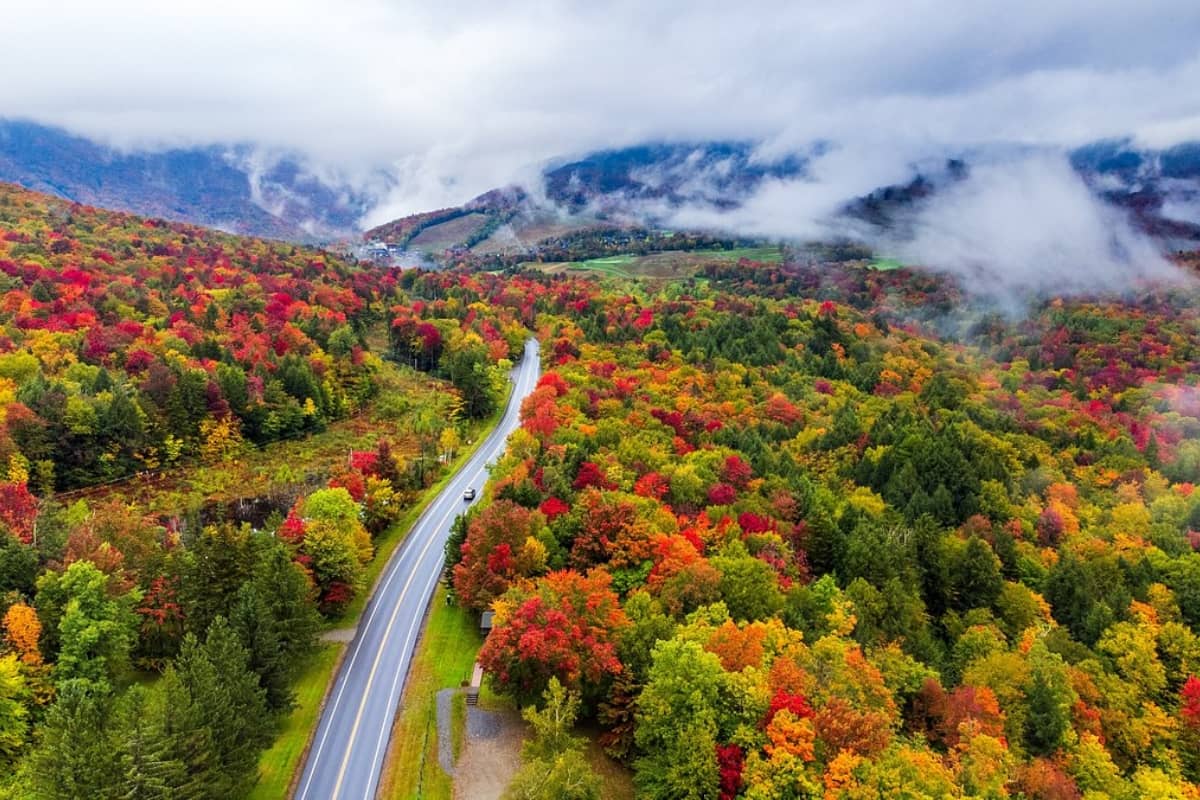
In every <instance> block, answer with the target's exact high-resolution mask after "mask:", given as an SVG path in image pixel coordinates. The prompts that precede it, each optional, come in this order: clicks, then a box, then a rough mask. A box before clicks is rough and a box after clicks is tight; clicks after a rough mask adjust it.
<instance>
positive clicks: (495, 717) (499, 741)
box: [437, 690, 525, 800]
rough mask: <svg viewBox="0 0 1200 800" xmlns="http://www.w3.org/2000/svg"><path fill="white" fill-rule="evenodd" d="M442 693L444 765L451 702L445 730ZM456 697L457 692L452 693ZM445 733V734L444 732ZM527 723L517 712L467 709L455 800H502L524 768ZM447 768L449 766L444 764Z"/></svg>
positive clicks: (440, 735) (440, 724)
mask: <svg viewBox="0 0 1200 800" xmlns="http://www.w3.org/2000/svg"><path fill="white" fill-rule="evenodd" d="M443 694H447V692H439V693H438V698H437V701H438V743H439V745H438V760H439V761H442V744H441V743H442V742H445V743H446V750H449V749H450V747H449V742H450V698H449V697H447V698H446V699H445V701H444V702H445V707H446V711H445V724H444V726H443V714H442V704H443V699H442V695H443ZM450 694H453V690H450ZM443 730H444V731H445V733H444V734H443V733H442V731H443ZM524 738H525V723H524V722H523V721H522V720H521V715H520V714H518V713H517V712H515V711H485V710H484V709H481V708H479V707H478V706H468V707H467V730H466V736H465V737H464V741H463V748H462V755H461V756H460V757H459V759H458V763H457V764H455V765H454V770H453V772H452V773H451V774H452V775H453V776H454V797H455V800H499V798H500V795H502V794H504V790H505V789H506V788H507V787H508V784H509V781H511V780H512V776H513V775H515V774H516V772H517V769H518V768H520V766H521V742H522V740H524ZM442 764H443V767H444V766H445V762H444V761H442Z"/></svg>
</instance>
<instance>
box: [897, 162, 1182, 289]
mask: <svg viewBox="0 0 1200 800" xmlns="http://www.w3.org/2000/svg"><path fill="white" fill-rule="evenodd" d="M913 231H914V236H913V237H912V238H911V239H910V240H907V241H901V242H894V243H891V244H892V246H893V247H894V250H895V252H896V253H897V254H898V255H899V256H900V257H901V258H903V259H904V260H905V261H907V262H909V263H914V264H921V265H924V266H928V267H930V268H932V269H935V270H940V271H943V272H950V273H953V274H955V275H958V276H960V277H961V278H962V279H963V281H962V283H963V285H964V286H966V287H967V288H968V289H970V290H972V291H974V292H975V293H977V294H978V293H985V294H994V295H997V296H998V299H1001V300H1006V299H1008V298H1011V297H1015V296H1017V295H1019V294H1020V293H1023V292H1026V291H1034V292H1051V293H1056V294H1066V293H1076V292H1090V291H1121V290H1127V289H1130V288H1132V287H1134V286H1136V285H1137V284H1138V283H1139V282H1142V281H1147V280H1150V281H1162V280H1179V279H1182V277H1183V275H1182V273H1181V272H1180V271H1179V270H1178V269H1177V268H1175V267H1174V266H1173V265H1171V264H1170V263H1169V262H1168V261H1167V260H1166V259H1165V258H1163V256H1162V255H1161V254H1160V252H1159V250H1158V248H1157V246H1156V245H1155V244H1154V243H1153V242H1151V241H1150V240H1149V239H1148V238H1147V237H1145V236H1143V235H1142V234H1140V233H1139V232H1137V231H1135V230H1134V228H1133V227H1132V225H1131V224H1130V223H1129V221H1128V219H1127V217H1126V216H1125V215H1124V213H1123V212H1121V211H1120V210H1118V209H1115V208H1112V207H1110V206H1107V205H1105V204H1104V203H1102V202H1101V201H1100V200H1098V199H1097V198H1096V197H1095V196H1094V195H1093V194H1092V193H1091V192H1090V191H1089V189H1088V187H1087V186H1086V185H1085V184H1084V182H1083V180H1082V179H1081V178H1080V177H1079V176H1078V174H1076V173H1075V172H1074V171H1073V170H1072V169H1071V167H1070V165H1069V164H1068V162H1067V160H1066V158H1065V157H1063V156H1062V155H1053V154H1044V153H1040V154H1033V155H1028V156H1024V157H1020V158H1018V159H1017V160H1012V161H1002V162H997V163H985V164H982V165H977V166H975V167H974V168H972V170H971V173H970V176H969V177H968V178H967V179H966V180H964V181H962V182H960V183H956V184H953V185H951V186H948V187H946V188H945V189H944V190H943V191H941V192H939V193H938V194H937V195H935V196H934V197H933V198H932V199H931V200H930V202H929V203H928V204H927V205H926V206H924V207H923V208H922V209H921V210H920V211H919V212H918V214H917V216H916V219H915V221H914V225H913ZM887 244H888V243H884V246H886V245H887Z"/></svg>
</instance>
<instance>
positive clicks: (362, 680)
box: [296, 339, 540, 800]
mask: <svg viewBox="0 0 1200 800" xmlns="http://www.w3.org/2000/svg"><path fill="white" fill-rule="evenodd" d="M539 374H540V365H539V357H538V343H537V341H536V340H534V339H530V340H529V341H527V342H526V343H525V355H524V357H523V358H522V359H521V363H520V364H519V365H517V367H516V368H515V369H514V370H513V373H512V381H513V391H512V395H511V398H510V400H509V403H508V406H507V408H505V410H504V416H503V418H501V420H500V424H499V425H497V426H496V429H495V430H494V431H492V433H491V434H490V435H489V436H488V438H487V440H486V441H485V442H484V443H483V445H482V446H481V447H480V448H479V450H478V451H477V452H476V453H475V455H473V456H472V457H471V459H470V460H469V461H468V462H467V463H466V464H465V465H464V466H463V467H462V468H461V469H460V470H459V471H458V472H457V473H455V475H454V476H453V477H452V478H451V479H450V482H449V483H448V484H447V485H446V488H445V489H443V490H442V492H441V494H439V495H438V497H437V499H436V500H434V501H433V503H431V504H430V506H429V508H428V509H426V510H425V513H424V514H422V515H421V517H420V518H419V519H418V520H417V522H416V524H414V525H413V529H412V531H411V532H410V533H409V535H408V538H407V539H406V540H405V541H404V544H403V545H401V547H400V549H399V550H398V551H397V552H396V553H394V554H393V555H392V558H391V561H390V562H389V563H388V565H387V568H386V569H385V570H384V574H383V577H382V579H381V582H380V583H379V584H378V589H377V591H376V593H375V596H374V597H373V598H372V599H371V602H370V603H369V604H368V605H367V608H366V610H365V611H364V612H363V616H362V618H361V620H360V622H359V627H358V632H357V633H356V634H355V637H354V641H353V642H352V643H351V644H350V652H349V654H348V655H347V656H346V659H345V660H344V661H343V662H342V667H341V670H340V671H339V672H338V676H337V680H336V682H335V684H334V688H333V694H332V695H330V698H329V702H328V704H327V705H326V707H325V709H324V711H323V712H322V714H321V721H320V723H319V724H318V726H317V734H316V738H315V739H314V740H313V744H312V749H311V750H310V751H309V754H308V761H307V762H306V763H305V765H304V774H303V776H302V777H301V779H300V787H299V789H298V790H297V793H296V797H297V798H299V800H372V798H374V797H375V789H376V786H377V785H378V783H379V774H380V771H381V769H382V767H383V760H384V758H385V757H386V756H387V750H388V740H389V738H390V737H391V732H392V721H393V719H394V718H395V716H396V705H397V703H398V701H399V699H400V693H401V692H402V691H403V689H404V680H405V677H406V676H407V675H408V667H409V663H410V662H411V661H412V655H413V650H414V649H415V647H416V644H417V639H418V638H419V637H420V634H421V625H422V623H423V622H424V617H425V609H426V608H427V607H428V606H429V600H430V598H431V597H432V596H433V589H434V586H435V585H436V584H437V580H438V576H439V575H440V574H441V572H442V558H443V549H444V547H445V543H446V538H447V537H448V536H449V534H450V526H451V524H452V523H453V522H454V518H455V517H456V516H458V515H459V514H461V513H462V512H463V511H464V510H465V508H466V506H467V505H468V504H467V503H465V502H463V492H464V491H465V490H466V489H467V488H469V487H474V488H475V489H476V491H477V492H478V494H477V495H476V497H477V498H478V497H479V496H482V491H480V490H481V489H482V487H483V484H484V482H485V481H486V480H487V465H488V463H489V462H492V461H495V460H496V459H497V458H499V457H500V455H501V454H502V453H503V452H504V445H505V441H506V440H507V439H508V435H509V434H510V433H512V432H513V431H514V430H515V429H516V428H517V425H518V423H519V421H520V409H521V401H522V400H523V399H524V398H525V397H526V396H527V395H528V394H529V393H530V392H532V391H533V389H534V387H535V386H536V385H537V381H538V377H539Z"/></svg>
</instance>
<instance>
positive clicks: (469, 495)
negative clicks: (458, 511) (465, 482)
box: [463, 486, 475, 503]
mask: <svg viewBox="0 0 1200 800" xmlns="http://www.w3.org/2000/svg"><path fill="white" fill-rule="evenodd" d="M474 499H475V487H474V486H471V487H469V488H468V489H467V490H466V491H465V492H463V500H466V501H467V502H468V503H469V502H471V501H472V500H474Z"/></svg>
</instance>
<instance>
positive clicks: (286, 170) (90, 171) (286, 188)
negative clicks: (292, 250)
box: [0, 120, 385, 242]
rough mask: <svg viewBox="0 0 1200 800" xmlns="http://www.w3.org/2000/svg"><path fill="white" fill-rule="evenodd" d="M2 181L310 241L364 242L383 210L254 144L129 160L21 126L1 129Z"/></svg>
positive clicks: (133, 155)
mask: <svg viewBox="0 0 1200 800" xmlns="http://www.w3.org/2000/svg"><path fill="white" fill-rule="evenodd" d="M377 180H380V181H383V180H385V179H384V178H383V177H382V176H379V177H377ZM0 181H9V182H11V183H17V184H20V185H21V186H25V187H27V188H29V189H33V190H35V191H40V192H47V193H50V194H55V195H58V196H60V197H64V198H67V199H69V200H74V201H76V202H80V203H86V204H89V205H95V206H103V207H105V208H115V209H120V210H124V211H131V212H134V213H137V214H141V215H144V216H153V217H163V218H166V219H173V220H181V221H185V222H193V223H197V224H201V225H207V226H210V227H214V228H220V229H222V230H226V231H230V232H232V233H240V234H247V235H254V236H264V237H269V238H274V239H286V240H292V241H305V242H309V241H319V240H329V239H336V238H343V237H347V236H354V235H357V230H358V220H359V218H360V217H361V216H362V215H363V214H364V213H366V211H367V210H369V208H370V207H371V205H372V202H373V201H372V198H371V197H370V196H369V195H368V193H367V192H365V191H363V190H362V189H359V188H355V187H354V186H352V185H351V184H350V183H349V182H347V181H337V180H330V179H328V178H322V177H318V176H317V175H315V174H313V173H311V172H309V171H307V170H306V169H305V167H304V164H303V162H302V161H301V160H300V159H299V158H297V157H293V156H288V155H282V156H270V155H266V154H264V153H262V152H261V151H259V150H258V149H256V148H254V147H252V146H249V145H230V146H221V145H213V146H208V147H192V148H176V149H169V150H162V151H132V152H126V151H122V150H117V149H114V148H111V147H107V146H105V145H101V144H97V143H96V142H93V141H90V140H88V139H85V138H82V137H80V136H75V135H73V134H70V133H68V132H66V131H64V130H61V129H59V128H52V127H48V126H44V125H39V124H36V123H32V122H24V121H19V120H0Z"/></svg>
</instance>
